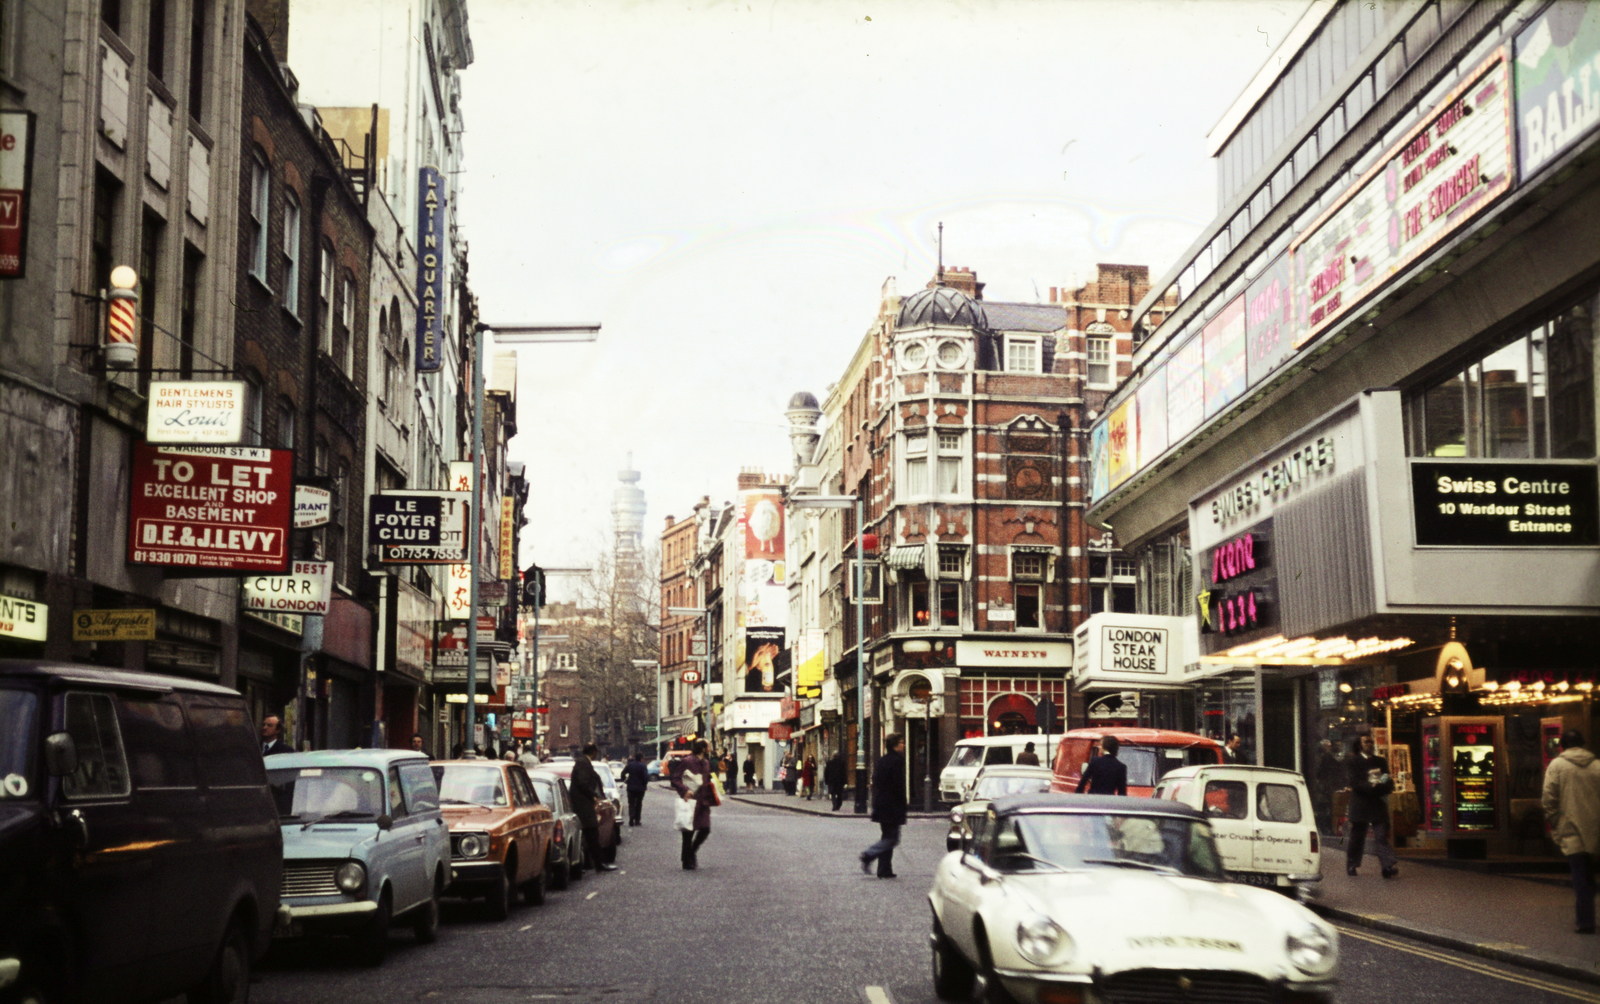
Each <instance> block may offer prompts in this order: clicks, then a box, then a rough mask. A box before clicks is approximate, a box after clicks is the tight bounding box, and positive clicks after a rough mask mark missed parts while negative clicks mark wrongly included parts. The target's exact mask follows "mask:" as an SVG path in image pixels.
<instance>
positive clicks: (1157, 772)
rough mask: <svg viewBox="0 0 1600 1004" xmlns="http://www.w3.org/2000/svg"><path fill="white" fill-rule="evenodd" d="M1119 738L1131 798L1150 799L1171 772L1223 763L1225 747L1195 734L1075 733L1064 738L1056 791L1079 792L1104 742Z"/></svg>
mask: <svg viewBox="0 0 1600 1004" xmlns="http://www.w3.org/2000/svg"><path fill="white" fill-rule="evenodd" d="M1106 736H1116V737H1117V742H1118V743H1119V744H1120V746H1119V748H1118V749H1117V759H1119V760H1121V761H1122V762H1123V763H1124V764H1125V765H1126V766H1127V768H1128V794H1129V795H1136V796H1137V795H1149V794H1150V793H1151V792H1152V791H1154V790H1155V787H1156V782H1157V781H1159V780H1161V777H1162V775H1164V774H1166V773H1167V771H1169V770H1176V769H1177V768H1179V767H1190V766H1194V765H1197V764H1211V763H1222V760H1223V756H1222V744H1221V743H1219V742H1217V741H1216V740H1215V739H1210V738H1207V737H1206V736H1197V735H1195V734H1194V733H1192V732H1174V731H1172V730H1170V729H1141V728H1127V727H1120V726H1118V727H1110V728H1089V729H1073V730H1072V731H1071V732H1068V733H1067V734H1066V735H1064V736H1062V737H1061V746H1060V749H1058V750H1057V751H1056V754H1055V764H1054V768H1055V785H1054V790H1055V791H1068V792H1070V791H1075V790H1076V789H1077V787H1078V781H1079V780H1080V779H1081V778H1082V777H1083V771H1084V768H1085V767H1087V766H1089V761H1090V760H1092V759H1094V758H1095V757H1097V756H1099V755H1100V740H1101V739H1103V738H1104V737H1106Z"/></svg>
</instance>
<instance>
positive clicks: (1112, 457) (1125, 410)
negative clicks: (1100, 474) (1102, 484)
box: [1106, 397, 1135, 488]
mask: <svg viewBox="0 0 1600 1004" xmlns="http://www.w3.org/2000/svg"><path fill="white" fill-rule="evenodd" d="M1133 408H1134V399H1133V398H1131V397H1127V398H1123V400H1122V403H1121V404H1119V405H1117V406H1116V407H1115V408H1113V409H1111V412H1110V414H1109V415H1107V416H1106V466H1107V468H1109V470H1108V471H1107V476H1108V477H1109V478H1110V480H1111V487H1112V488H1115V487H1117V486H1118V485H1120V484H1122V483H1123V482H1124V481H1126V480H1128V478H1129V477H1131V476H1132V475H1133V452H1132V447H1133V430H1131V429H1129V428H1128V425H1129V423H1130V421H1132V420H1133V419H1134V416H1135V413H1134V410H1133Z"/></svg>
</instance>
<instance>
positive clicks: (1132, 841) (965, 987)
mask: <svg viewBox="0 0 1600 1004" xmlns="http://www.w3.org/2000/svg"><path fill="white" fill-rule="evenodd" d="M928 899H929V902H930V903H931V905H932V907H933V931H932V939H931V940H932V946H933V978H934V979H933V981H934V992H935V993H936V994H937V995H938V996H939V997H940V998H942V999H944V1000H965V999H966V998H967V997H969V996H970V995H971V993H972V990H973V985H974V983H975V982H976V978H977V976H979V975H982V976H983V977H984V979H985V982H986V984H987V985H988V986H990V987H994V986H996V984H998V988H999V989H1000V990H1002V991H1003V993H1002V994H1000V995H999V996H1002V997H1003V996H1005V995H1009V996H1010V997H1011V998H1012V999H1015V1000H1023V1001H1034V1000H1050V1001H1062V1002H1065V1001H1071V1000H1077V1001H1084V1000H1095V1001H1120V1000H1141V1001H1143V1000H1151V1001H1154V1000H1174V1001H1176V1000H1195V1001H1199V1000H1207V1001H1268V1000H1273V1001H1278V1000H1294V1001H1303V1002H1328V1001H1331V1000H1332V994H1333V988H1334V985H1335V982H1336V975H1337V974H1336V970H1337V969H1338V964H1339V935H1338V933H1337V932H1336V931H1335V930H1334V929H1333V927H1332V926H1331V925H1330V924H1328V923H1327V922H1326V921H1324V920H1322V919H1321V918H1319V917H1318V916H1317V915H1316V914H1314V913H1312V912H1311V911H1310V910H1307V909H1306V908H1305V907H1304V906H1301V905H1300V904H1299V903H1296V902H1295V901H1293V900H1291V899H1289V898H1287V897H1284V896H1279V895H1277V894H1276V893H1273V892H1270V891H1268V890H1266V889H1255V888H1251V887H1249V886H1241V885H1235V884H1233V883H1230V882H1228V881H1227V873H1226V872H1225V871H1224V869H1223V867H1222V857H1221V855H1220V854H1219V853H1218V851H1217V847H1216V843H1215V841H1214V839H1213V837H1212V833H1211V827H1210V825H1209V823H1208V822H1207V820H1206V817H1205V815H1204V814H1202V813H1200V812H1199V811H1197V810H1195V809H1191V808H1189V807H1188V806H1185V805H1179V804H1177V803H1176V802H1171V801H1166V800H1158V799H1149V798H1126V797H1119V796H1107V795H1065V794H1061V793H1059V792H1046V793H1044V794H1036V795H1008V796H1006V797H1004V798H1000V799H996V800H995V801H994V802H992V803H990V805H989V809H988V811H987V812H986V813H985V814H984V816H983V818H982V819H981V820H980V821H979V823H978V826H977V827H976V829H975V830H974V832H973V834H972V836H971V838H970V839H969V840H968V841H967V842H966V844H965V846H964V847H963V849H962V850H960V851H957V852H955V853H951V854H946V855H945V856H944V858H943V860H941V861H940V862H939V864H938V866H937V867H936V869H935V871H934V880H933V889H932V891H930V892H929V894H928Z"/></svg>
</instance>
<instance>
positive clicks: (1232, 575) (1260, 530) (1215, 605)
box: [1195, 518, 1278, 655]
mask: <svg viewBox="0 0 1600 1004" xmlns="http://www.w3.org/2000/svg"><path fill="white" fill-rule="evenodd" d="M1272 551H1273V549H1272V520H1271V519H1270V518H1269V519H1265V520H1262V521H1261V522H1259V523H1256V524H1254V525H1253V526H1251V527H1250V529H1248V530H1246V531H1245V532H1244V533H1241V534H1237V535H1236V536H1234V537H1231V538H1229V539H1227V540H1225V541H1223V542H1221V543H1219V544H1217V545H1216V546H1215V547H1213V548H1211V549H1210V551H1208V552H1207V553H1206V555H1205V560H1204V561H1203V563H1202V567H1201V574H1202V575H1203V576H1204V579H1203V580H1202V582H1203V585H1202V586H1201V589H1200V592H1199V594H1198V595H1196V597H1195V607H1196V612H1197V613H1198V614H1199V616H1200V634H1201V645H1202V647H1203V648H1204V649H1205V654H1207V655H1210V654H1211V653H1212V652H1214V651H1216V650H1217V649H1220V648H1224V647H1231V646H1233V645H1238V644H1240V643H1242V642H1246V641H1250V640H1253V639H1254V638H1256V637H1265V636H1267V635H1269V634H1274V633H1276V632H1277V628H1278V617H1277V599H1278V573H1277V568H1276V564H1275V562H1274V561H1273V553H1272ZM1222 639H1226V640H1222Z"/></svg>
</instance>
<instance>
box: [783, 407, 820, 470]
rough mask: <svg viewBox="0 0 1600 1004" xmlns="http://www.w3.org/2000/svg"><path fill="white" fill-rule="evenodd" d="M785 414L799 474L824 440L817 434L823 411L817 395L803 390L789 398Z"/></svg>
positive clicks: (795, 466) (795, 464) (795, 467)
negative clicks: (818, 421)
mask: <svg viewBox="0 0 1600 1004" xmlns="http://www.w3.org/2000/svg"><path fill="white" fill-rule="evenodd" d="M783 414H784V417H786V418H788V419H789V444H790V446H791V447H793V450H794V469H795V472H796V473H799V471H800V468H802V467H804V466H805V465H807V464H809V463H811V462H812V460H813V459H814V458H815V456H816V452H817V443H818V442H819V441H820V440H821V438H822V437H821V435H820V434H819V433H818V432H817V419H819V418H821V417H822V409H821V408H820V407H818V405H817V396H816V395H815V394H813V393H811V392H810V391H804V390H802V391H797V392H795V395H794V396H793V397H791V398H789V407H788V408H787V409H785V411H784V413H783Z"/></svg>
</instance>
